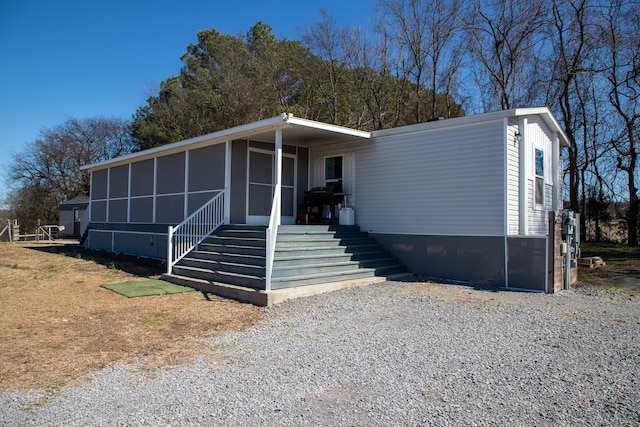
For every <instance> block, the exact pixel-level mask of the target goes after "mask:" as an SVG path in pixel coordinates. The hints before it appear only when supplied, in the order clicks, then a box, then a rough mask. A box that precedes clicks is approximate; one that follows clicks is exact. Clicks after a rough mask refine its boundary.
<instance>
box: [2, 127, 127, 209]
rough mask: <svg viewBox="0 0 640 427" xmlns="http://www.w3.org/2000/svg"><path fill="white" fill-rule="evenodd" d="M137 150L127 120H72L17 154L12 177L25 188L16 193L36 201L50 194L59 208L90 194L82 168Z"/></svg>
mask: <svg viewBox="0 0 640 427" xmlns="http://www.w3.org/2000/svg"><path fill="white" fill-rule="evenodd" d="M133 147H134V144H133V140H132V138H131V127H130V123H129V122H128V121H126V120H122V119H106V118H88V119H73V118H72V119H69V120H67V121H65V122H64V123H62V124H60V125H57V126H55V127H53V128H50V129H45V130H43V131H42V132H41V134H40V137H39V138H37V139H36V140H35V141H34V142H32V143H30V144H28V145H26V147H25V148H24V150H23V151H22V152H18V153H13V154H12V156H11V163H10V165H9V167H8V176H9V178H10V179H11V180H13V181H14V182H16V183H17V185H18V187H19V189H22V190H19V191H18V193H14V194H26V195H28V196H29V200H34V199H36V198H37V197H36V196H38V195H42V194H44V192H48V193H50V195H51V199H49V198H47V200H49V201H50V200H54V201H55V203H56V205H55V206H56V209H57V203H60V202H62V201H64V200H66V199H71V198H73V197H76V196H78V195H81V194H88V191H89V175H88V173H87V172H84V171H81V170H80V167H81V166H84V165H86V164H89V163H94V162H98V161H102V160H106V159H110V158H113V157H117V156H119V155H122V154H126V153H129V152H131V151H132V149H133ZM29 189H31V190H29ZM27 190H29V191H27ZM18 201H19V202H20V203H22V204H24V200H22V199H21V197H17V198H16V197H15V195H14V197H13V202H18ZM44 202H45V201H43V203H44Z"/></svg>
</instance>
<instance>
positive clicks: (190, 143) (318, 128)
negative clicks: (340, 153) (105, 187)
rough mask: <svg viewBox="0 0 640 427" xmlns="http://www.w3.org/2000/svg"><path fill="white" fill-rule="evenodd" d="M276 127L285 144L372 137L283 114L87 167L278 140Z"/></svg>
mask: <svg viewBox="0 0 640 427" xmlns="http://www.w3.org/2000/svg"><path fill="white" fill-rule="evenodd" d="M276 130H281V131H282V141H283V144H288V145H298V146H310V145H312V144H317V143H338V142H347V141H353V140H359V139H369V138H370V137H371V133H370V132H364V131H359V130H356V129H351V128H347V127H343V126H337V125H331V124H327V123H322V122H316V121H313V120H307V119H300V118H297V117H294V116H293V115H292V114H283V115H281V116H276V117H272V118H270V119H265V120H260V121H257V122H253V123H249V124H246V125H242V126H236V127H233V128H229V129H225V130H221V131H217V132H213V133H210V134H207V135H202V136H197V137H195V138H190V139H186V140H184V141H179V142H174V143H171V144H167V145H162V146H160V147H154V148H150V149H148V150H144V151H139V152H137V153H131V154H127V155H124V156H120V157H116V158H114V159H110V160H105V161H102V162H98V163H93V164H90V165H86V166H83V167H82V168H81V169H83V170H97V169H104V168H106V167H114V166H119V165H122V164H127V163H131V162H138V161H142V160H147V159H152V158H154V157H159V156H166V155H170V154H175V153H179V152H182V151H186V150H194V149H197V148H201V147H206V146H209V145H214V144H219V143H223V142H225V141H233V140H238V139H250V140H251V141H257V142H266V143H274V142H275V137H276V136H275V134H276V132H275V131H276Z"/></svg>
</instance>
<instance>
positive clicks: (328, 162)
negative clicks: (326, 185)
mask: <svg viewBox="0 0 640 427" xmlns="http://www.w3.org/2000/svg"><path fill="white" fill-rule="evenodd" d="M324 180H325V182H338V181H341V180H342V156H336V157H327V158H325V159H324Z"/></svg>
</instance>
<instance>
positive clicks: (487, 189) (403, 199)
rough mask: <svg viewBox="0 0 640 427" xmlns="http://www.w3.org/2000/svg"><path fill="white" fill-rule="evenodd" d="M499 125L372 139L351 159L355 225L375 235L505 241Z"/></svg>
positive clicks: (492, 124) (502, 160)
mask: <svg viewBox="0 0 640 427" xmlns="http://www.w3.org/2000/svg"><path fill="white" fill-rule="evenodd" d="M503 144H504V128H503V121H502V120H497V121H494V122H488V123H480V124H478V123H476V124H474V125H473V126H461V127H455V128H449V129H437V130H432V131H421V132H413V133H406V134H402V133H400V132H398V133H397V134H391V135H388V136H384V137H377V138H376V137H374V138H373V139H372V140H371V141H369V142H368V143H367V144H366V148H367V149H366V150H362V151H357V152H356V176H357V195H356V199H357V203H356V206H355V209H356V223H357V224H359V225H360V226H361V228H362V229H363V230H366V231H373V232H376V233H398V234H433V235H504V217H505V216H504V184H503V183H504V174H505V167H504V146H503Z"/></svg>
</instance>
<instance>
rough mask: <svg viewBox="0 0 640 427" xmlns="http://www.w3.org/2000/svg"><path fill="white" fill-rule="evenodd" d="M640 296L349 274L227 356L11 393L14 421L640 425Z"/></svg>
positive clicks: (274, 316)
mask: <svg viewBox="0 0 640 427" xmlns="http://www.w3.org/2000/svg"><path fill="white" fill-rule="evenodd" d="M639 301H640V299H639V296H638V295H633V294H630V293H627V292H621V291H603V290H599V289H596V288H592V287H582V288H578V289H576V290H571V291H565V292H561V293H559V294H555V295H543V294H531V293H518V292H506V291H495V290H490V289H473V288H469V287H465V286H458V285H438V284H429V283H402V282H385V283H380V284H375V285H371V286H365V287H361V288H355V289H347V290H343V291H338V292H333V293H330V294H326V295H319V296H315V297H309V298H304V299H299V300H294V301H290V302H286V303H284V304H282V305H280V306H276V307H275V308H272V309H270V310H269V314H268V319H267V321H266V322H265V323H263V324H262V325H260V326H259V327H256V328H254V329H251V330H248V331H244V332H239V333H231V334H228V335H224V336H222V337H220V338H218V339H215V340H212V342H211V345H212V346H215V348H216V349H217V350H218V351H220V352H224V353H228V354H229V357H228V358H226V359H220V360H218V359H215V360H211V359H206V360H200V361H197V362H195V363H194V364H193V365H191V366H179V367H174V368H164V369H160V370H157V371H149V370H145V369H141V368H140V367H139V366H114V367H110V368H107V369H105V370H103V371H101V372H99V373H97V374H95V375H94V377H93V379H92V380H91V381H88V382H86V383H83V384H81V385H79V386H75V387H71V388H65V389H62V390H57V389H52V390H46V391H42V392H38V393H35V392H28V393H18V392H9V393H4V394H2V395H0V424H1V425H20V426H22V425H26V426H29V425H34V426H35V425H37V426H46V425H55V426H61V425H64V426H87V425H96V426H125V425H126V426H129V425H132V426H143V425H153V426H156V425H173V426H190V425H238V426H246V425H273V426H280V425H344V426H352V425H358V426H364V425H367V426H369V425H374V426H379V425H383V426H387V425H394V426H395V425H453V426H458V425H504V426H518V425H523V426H524V425H526V426H530V425H553V426H562V425H572V426H576V425H581V426H582V425H593V426H595V425H607V426H611V425H629V426H637V425H640V303H639ZM43 362H45V363H46V361H43Z"/></svg>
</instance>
